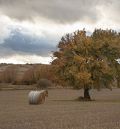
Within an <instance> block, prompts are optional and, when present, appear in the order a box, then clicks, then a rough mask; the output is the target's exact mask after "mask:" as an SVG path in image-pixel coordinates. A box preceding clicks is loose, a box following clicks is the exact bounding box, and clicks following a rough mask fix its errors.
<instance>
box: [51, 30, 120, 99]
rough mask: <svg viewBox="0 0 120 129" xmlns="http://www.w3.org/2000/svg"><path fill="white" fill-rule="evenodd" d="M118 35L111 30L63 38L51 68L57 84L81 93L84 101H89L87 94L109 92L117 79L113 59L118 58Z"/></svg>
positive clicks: (78, 32)
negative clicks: (98, 91)
mask: <svg viewBox="0 0 120 129" xmlns="http://www.w3.org/2000/svg"><path fill="white" fill-rule="evenodd" d="M119 41H120V35H119V33H117V32H115V31H113V30H101V29H96V30H95V31H94V32H93V33H92V34H91V36H87V35H86V31H85V30H82V31H76V32H74V33H73V34H66V35H65V36H64V37H62V38H61V41H60V42H59V44H58V48H59V49H58V51H56V52H54V53H53V56H54V60H53V61H52V65H53V67H54V72H55V74H56V77H57V79H58V80H59V83H60V84H62V85H63V86H66V85H69V86H72V87H74V88H77V89H81V88H83V89H84V100H91V97H90V94H89V90H90V89H91V88H96V89H100V88H102V87H107V88H111V87H112V82H113V80H114V79H115V77H116V72H115V65H114V64H117V65H118V62H117V61H116V60H115V59H118V58H119V57H120V48H118V44H120V42H119Z"/></svg>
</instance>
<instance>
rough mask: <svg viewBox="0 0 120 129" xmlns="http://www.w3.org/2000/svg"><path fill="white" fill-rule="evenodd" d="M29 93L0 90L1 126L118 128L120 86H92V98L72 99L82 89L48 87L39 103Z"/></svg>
mask: <svg viewBox="0 0 120 129" xmlns="http://www.w3.org/2000/svg"><path fill="white" fill-rule="evenodd" d="M28 93H29V91H28V90H11V91H0V129H120V89H113V90H112V91H109V90H106V89H104V90H102V91H100V92H98V91H95V90H91V96H92V98H93V99H95V101H91V102H79V101H76V100H75V99H76V98H77V97H78V96H81V95H82V93H83V91H82V90H78V91H77V90H72V89H51V90H49V96H48V98H47V99H46V102H45V103H44V104H41V105H29V104H28Z"/></svg>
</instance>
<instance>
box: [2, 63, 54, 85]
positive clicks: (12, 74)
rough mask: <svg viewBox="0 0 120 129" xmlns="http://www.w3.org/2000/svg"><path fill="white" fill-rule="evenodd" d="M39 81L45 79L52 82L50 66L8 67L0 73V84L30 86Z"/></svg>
mask: <svg viewBox="0 0 120 129" xmlns="http://www.w3.org/2000/svg"><path fill="white" fill-rule="evenodd" d="M40 79H47V80H50V81H51V82H54V75H53V73H52V66H51V65H42V64H37V65H35V64H34V65H8V66H7V67H6V68H4V69H3V70H1V71H0V83H11V84H13V85H32V84H35V83H37V82H38V81H39V80H40Z"/></svg>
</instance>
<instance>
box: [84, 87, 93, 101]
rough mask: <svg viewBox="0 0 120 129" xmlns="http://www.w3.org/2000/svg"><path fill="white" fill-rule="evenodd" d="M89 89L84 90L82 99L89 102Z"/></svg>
mask: <svg viewBox="0 0 120 129" xmlns="http://www.w3.org/2000/svg"><path fill="white" fill-rule="evenodd" d="M89 90H90V89H89V88H84V99H85V100H88V101H89V100H91V97H90V94H89Z"/></svg>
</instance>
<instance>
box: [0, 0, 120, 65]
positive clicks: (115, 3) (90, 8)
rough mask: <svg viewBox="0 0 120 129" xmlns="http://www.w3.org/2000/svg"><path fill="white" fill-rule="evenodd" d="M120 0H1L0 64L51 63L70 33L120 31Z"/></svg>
mask: <svg viewBox="0 0 120 129" xmlns="http://www.w3.org/2000/svg"><path fill="white" fill-rule="evenodd" d="M119 14H120V0H0V63H3V62H6V63H49V62H50V61H51V55H52V51H55V50H56V47H57V44H58V42H59V40H60V38H61V37H62V36H63V35H65V34H66V33H70V32H73V31H75V30H78V29H83V28H86V31H88V32H89V33H91V32H92V31H93V30H94V29H95V28H103V29H106V28H111V29H114V30H116V31H120V16H119Z"/></svg>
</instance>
